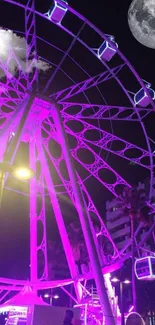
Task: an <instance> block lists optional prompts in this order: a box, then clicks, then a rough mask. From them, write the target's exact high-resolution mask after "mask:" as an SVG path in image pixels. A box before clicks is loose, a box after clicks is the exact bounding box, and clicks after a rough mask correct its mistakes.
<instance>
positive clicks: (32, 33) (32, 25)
mask: <svg viewBox="0 0 155 325" xmlns="http://www.w3.org/2000/svg"><path fill="white" fill-rule="evenodd" d="M25 38H26V44H27V51H26V65H27V67H26V70H27V88H28V89H29V88H32V86H34V84H35V83H36V82H38V69H37V66H36V62H37V59H38V56H37V45H36V19H35V1H34V0H27V4H26V6H25Z"/></svg>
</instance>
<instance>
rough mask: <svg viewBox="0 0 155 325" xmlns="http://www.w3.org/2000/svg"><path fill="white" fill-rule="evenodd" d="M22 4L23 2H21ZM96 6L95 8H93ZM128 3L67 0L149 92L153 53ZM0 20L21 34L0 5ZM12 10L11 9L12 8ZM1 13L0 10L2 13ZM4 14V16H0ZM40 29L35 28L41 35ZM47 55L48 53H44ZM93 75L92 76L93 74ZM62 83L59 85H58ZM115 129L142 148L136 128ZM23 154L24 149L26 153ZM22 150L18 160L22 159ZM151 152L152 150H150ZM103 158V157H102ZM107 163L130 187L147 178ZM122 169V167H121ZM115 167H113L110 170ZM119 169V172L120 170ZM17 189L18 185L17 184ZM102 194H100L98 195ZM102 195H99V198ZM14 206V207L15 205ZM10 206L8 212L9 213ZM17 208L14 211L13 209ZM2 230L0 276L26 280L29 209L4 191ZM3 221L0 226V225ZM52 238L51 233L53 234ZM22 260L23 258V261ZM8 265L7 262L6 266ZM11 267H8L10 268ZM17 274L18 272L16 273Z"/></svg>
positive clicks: (42, 3) (19, 23) (43, 3)
mask: <svg viewBox="0 0 155 325" xmlns="http://www.w3.org/2000/svg"><path fill="white" fill-rule="evenodd" d="M21 2H22V3H25V2H26V1H25V0H23V1H21ZM94 3H95V4H94ZM130 3H131V1H129V0H126V1H122V0H120V1H101V0H96V1H92V0H91V1H90V0H84V1H76V0H70V1H69V5H70V6H71V7H73V8H74V9H76V10H77V11H79V12H80V13H81V14H83V15H84V16H85V17H87V18H88V19H89V20H90V21H91V22H92V23H94V24H95V25H96V26H97V27H98V28H99V29H101V30H102V31H103V32H105V33H107V34H111V35H114V36H115V39H116V41H117V43H118V45H119V49H120V50H121V52H123V54H124V55H125V56H126V58H127V59H128V60H129V61H130V63H131V64H132V65H133V67H134V68H135V69H136V71H137V72H138V74H139V75H140V77H141V78H143V79H145V80H147V81H149V82H151V84H152V88H155V81H154V72H155V69H154V56H155V52H154V50H151V49H148V48H146V47H144V46H142V45H141V44H140V43H138V42H137V41H136V40H135V39H134V37H133V36H132V34H131V32H130V30H129V27H128V22H127V12H128V8H129V5H130ZM50 4H51V0H36V8H37V10H40V11H41V12H47V10H48V9H49V7H50ZM0 6H2V8H0V17H1V26H2V27H4V28H10V29H15V30H23V26H24V23H23V20H22V19H21V18H20V16H18V20H17V19H16V23H15V17H14V18H13V17H12V11H11V10H10V11H8V8H9V6H8V4H5V6H6V7H7V9H6V7H5V8H4V5H3V4H0ZM12 8H14V7H12ZM1 9H2V10H1ZM2 12H3V13H2ZM41 28H42V26H41V25H39V26H38V30H39V32H40V30H41ZM45 33H46V36H47V38H48V39H50V38H51V34H50V31H45V29H44V30H43V32H42V35H43V34H45ZM46 54H47V55H48V53H46ZM92 74H93V73H92ZM61 82H62V81H61ZM61 86H62V88H65V84H63V82H62V85H61ZM113 126H114V129H116V131H118V133H117V134H118V135H120V136H122V137H123V135H124V138H125V139H126V140H129V141H131V142H132V141H133V142H134V143H136V144H137V145H138V144H139V145H140V144H141V145H142V146H143V140H142V139H140V138H141V136H139V133H138V132H139V131H137V130H139V129H138V126H133V125H132V132H131V125H129V124H128V126H126V125H125V126H124V127H123V126H122V125H118V126H115V123H114V124H113ZM105 128H107V130H108V129H109V126H108V125H105ZM146 128H147V131H148V132H149V136H150V137H151V138H152V139H154V140H155V137H154V132H153V121H152V119H151V118H150V119H147V120H146ZM25 150H26V149H25ZM25 150H24V151H23V148H22V149H21V153H19V156H20V157H23V152H25ZM152 150H154V148H153V147H152ZM103 156H104V153H103ZM108 162H109V163H111V164H112V165H113V164H114V165H117V166H116V169H117V171H118V172H122V176H123V177H124V178H125V179H126V180H127V181H128V182H130V183H131V184H134V183H136V182H138V181H140V180H143V179H144V177H146V176H149V175H148V174H146V175H145V173H144V171H143V170H141V169H140V168H138V169H137V167H136V166H130V165H129V164H126V165H124V164H123V162H122V164H121V165H120V166H119V162H118V160H117V159H116V160H113V157H112V156H111V155H109V156H108ZM122 166H123V167H122ZM113 167H114V166H113ZM119 168H120V170H119ZM94 184H95V186H97V185H96V183H88V184H87V187H89V188H90V193H92V195H94V196H93V199H94V201H95V203H96V205H97V207H98V209H99V211H100V213H101V215H102V216H103V217H104V216H105V210H104V209H105V206H104V202H105V200H106V199H110V198H111V195H110V194H109V193H108V192H107V191H104V190H103V188H101V187H100V186H99V185H98V187H96V191H95V193H93V192H94V186H93V185H94ZM18 186H19V184H18ZM24 186H25V185H23V184H21V185H20V187H21V188H23V187H24ZM101 190H102V192H101ZM100 193H102V195H99V194H100ZM14 202H16V203H14ZM8 206H9V209H8ZM14 206H16V208H14ZM47 211H48V214H50V213H51V212H50V207H49V202H48V203H47ZM72 213H74V212H73V209H72V208H71V206H69V207H67V206H65V215H67V216H68V219H69V218H70V217H71V215H72ZM1 214H2V216H1V221H0V223H1V226H0V244H1V247H2V249H1V250H0V275H1V276H10V277H11V276H13V277H18V278H22V277H23V276H24V277H26V276H27V274H28V264H29V263H28V255H29V245H28V233H29V230H28V225H29V218H28V214H29V206H28V200H27V199H25V197H24V198H23V197H21V196H20V197H19V196H18V195H17V194H15V193H12V192H9V193H8V191H5V192H4V200H3V209H2V212H1ZM2 221H3V222H2ZM51 227H52V228H53V229H55V228H54V227H55V226H54V220H53V217H52V221H51ZM53 234H54V230H53ZM23 256H24V258H23ZM8 261H9V262H8ZM10 265H11V267H10ZM19 270H20V272H19Z"/></svg>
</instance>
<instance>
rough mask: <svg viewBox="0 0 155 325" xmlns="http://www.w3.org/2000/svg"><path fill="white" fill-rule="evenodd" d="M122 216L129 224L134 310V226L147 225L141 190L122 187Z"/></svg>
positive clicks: (143, 191)
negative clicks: (126, 217) (128, 219)
mask: <svg viewBox="0 0 155 325" xmlns="http://www.w3.org/2000/svg"><path fill="white" fill-rule="evenodd" d="M119 200H120V202H121V205H122V208H123V212H124V215H126V216H129V218H130V223H131V240H132V244H131V256H132V294H133V305H134V308H135V310H136V281H135V280H136V279H135V272H134V264H135V239H134V233H135V225H136V223H137V224H138V222H142V223H143V226H147V225H148V212H149V207H148V206H147V204H146V200H147V198H146V193H145V190H143V189H137V188H129V187H124V189H123V191H122V194H121V195H120V197H119Z"/></svg>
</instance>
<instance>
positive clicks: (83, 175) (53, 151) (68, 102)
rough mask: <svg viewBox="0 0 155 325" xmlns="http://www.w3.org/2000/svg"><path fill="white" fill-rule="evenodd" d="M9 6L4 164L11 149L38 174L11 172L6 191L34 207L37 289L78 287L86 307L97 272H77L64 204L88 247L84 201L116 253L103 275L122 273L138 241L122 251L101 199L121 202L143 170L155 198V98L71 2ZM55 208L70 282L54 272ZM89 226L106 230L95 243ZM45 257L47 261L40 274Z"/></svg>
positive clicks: (2, 109) (3, 65)
mask: <svg viewBox="0 0 155 325" xmlns="http://www.w3.org/2000/svg"><path fill="white" fill-rule="evenodd" d="M3 7H4V13H6V12H8V11H10V12H11V10H12V11H13V12H14V18H13V17H12V18H11V26H10V24H9V21H7V23H4V24H3V28H4V31H3V32H4V33H5V31H6V30H8V29H9V30H10V31H9V33H10V38H11V40H12V44H13V45H12V47H10V48H9V49H8V55H7V58H5V59H4V57H2V58H1V59H0V77H1V80H0V92H1V98H0V130H1V139H2V147H1V152H0V158H1V161H2V160H3V159H4V154H5V153H6V151H7V150H8V155H7V158H8V160H9V162H10V163H13V162H14V161H17V162H18V160H19V156H20V161H21V162H22V161H23V159H24V160H25V161H27V162H28V161H29V164H30V167H31V168H32V169H33V170H34V172H35V175H36V176H35V177H34V178H33V179H32V180H31V181H30V186H29V184H27V183H26V185H24V186H23V187H22V186H21V185H19V183H18V181H15V180H14V179H12V177H11V176H10V175H6V176H5V180H4V187H5V189H6V191H8V189H9V190H11V191H14V192H20V193H21V194H22V195H25V196H26V197H27V203H28V201H29V202H30V264H31V267H30V283H31V285H32V286H33V285H34V284H35V286H36V287H37V289H41V288H42V289H44V288H51V287H57V286H60V285H61V286H63V285H64V286H65V285H67V284H69V283H74V289H75V292H76V296H77V301H78V302H79V301H80V299H81V297H82V296H81V295H82V294H83V291H82V293H81V291H79V287H78V285H79V284H81V283H83V282H82V281H83V280H84V279H86V280H88V279H90V278H92V277H93V276H92V269H91V267H90V268H88V270H87V272H86V273H85V275H84V274H82V275H81V274H79V273H78V270H77V268H76V261H75V258H74V254H73V250H72V245H71V243H70V240H69V237H68V232H67V228H66V222H65V220H64V218H63V217H64V215H63V204H62V205H61V201H63V200H65V201H66V202H69V203H68V204H70V205H72V206H74V210H75V211H74V213H75V215H76V214H77V215H78V214H79V215H80V221H81V227H82V230H83V233H84V238H85V242H86V246H87V239H88V238H87V235H88V234H87V233H86V232H85V229H86V227H85V226H86V224H83V223H82V220H83V219H82V218H83V215H82V210H81V209H80V208H79V204H80V202H81V199H82V198H84V203H83V204H84V207H85V210H87V216H86V217H88V223H89V226H90V229H91V230H92V236H93V238H95V239H94V241H96V245H98V237H99V236H100V237H103V241H104V242H105V243H107V247H110V248H109V251H110V253H109V254H108V253H106V252H105V251H104V246H103V247H102V250H100V253H99V255H100V259H101V264H102V270H103V274H104V273H107V272H111V271H113V270H115V269H118V268H119V267H121V266H122V263H123V260H125V259H126V258H127V257H128V256H129V254H128V253H127V252H128V248H129V246H130V244H131V242H130V241H129V243H128V245H127V247H126V248H125V250H124V251H119V250H118V249H117V247H116V244H115V242H114V241H113V239H112V237H111V235H110V233H109V231H108V230H107V229H106V226H105V224H104V222H103V216H104V214H103V215H102V208H101V202H102V201H105V198H107V197H108V195H107V193H111V196H116V197H117V196H118V195H119V193H120V191H121V189H122V188H124V186H129V187H130V186H131V185H132V184H133V183H134V175H133V174H134V173H139V172H140V173H142V172H143V173H144V177H149V178H150V193H149V195H150V197H151V191H152V182H153V168H154V154H153V153H152V148H151V143H150V139H149V137H148V133H147V128H145V119H147V118H148V116H149V115H150V114H152V113H153V112H154V108H155V104H154V101H153V100H154V97H155V95H154V91H153V90H152V88H151V85H149V83H147V82H145V81H143V80H141V78H140V77H139V76H138V75H137V73H136V72H135V70H134V69H133V68H132V66H131V65H130V63H129V62H128V61H127V59H126V58H125V57H124V56H123V55H122V53H121V52H120V50H119V45H118V44H117V43H116V41H115V39H114V37H113V36H111V35H107V34H103V33H102V32H101V31H100V30H98V29H97V28H96V27H95V26H94V25H93V24H91V23H90V22H89V21H88V20H87V19H85V18H84V17H83V16H81V15H80V14H78V13H77V12H76V11H75V10H73V9H71V8H70V7H69V6H68V5H67V4H66V3H65V2H61V1H60V2H59V1H57V2H56V3H54V4H53V6H52V5H51V8H49V10H48V12H47V13H44V12H39V11H37V9H36V10H35V8H34V2H33V0H29V1H26V0H25V1H24V4H23V3H20V2H18V1H13V0H5V1H4V4H3ZM18 15H20V17H22V18H20V21H18V20H17V16H18ZM4 16H5V15H4ZM7 32H8V31H7ZM16 41H17V43H18V46H17V43H16ZM141 144H142V145H141ZM21 148H22V149H21ZM23 148H24V149H23ZM6 149H7V150H6ZM19 152H20V153H19ZM73 165H74V167H73ZM131 168H133V169H132V171H133V172H132V175H131ZM73 169H74V172H73ZM130 177H131V179H132V181H130ZM38 197H39V204H38V203H37V202H38ZM47 201H49V202H50V203H51V209H52V211H53V215H54V217H55V220H56V224H57V228H58V233H59V236H60V239H61V242H62V243H63V250H64V255H65V256H66V261H67V265H68V269H69V277H68V278H66V279H63V278H61V279H60V280H57V279H51V278H49V275H48V258H47V236H46V231H47V229H46V202H47ZM49 202H48V203H49ZM98 205H99V207H98ZM91 220H93V222H96V223H97V224H98V225H99V232H98V234H97V236H96V234H95V231H94V228H92V227H91ZM38 224H39V227H40V228H41V229H42V231H41V232H42V236H41V238H40V240H39V242H38V239H37V237H38V234H37V227H38ZM137 240H138V239H137ZM108 245H109V246H108ZM89 247H90V246H89V243H88V246H87V250H89ZM38 252H39V253H40V254H41V255H42V257H43V260H44V263H43V265H44V266H43V269H42V274H41V275H38ZM90 261H92V257H91V258H90ZM90 264H91V263H90ZM92 268H93V267H92ZM94 273H95V270H94V269H93V274H94ZM1 280H2V281H1V282H2V283H10V285H12V284H13V285H14V287H15V286H16V285H20V288H21V287H22V286H24V285H25V282H24V281H20V280H9V282H6V279H2V278H1ZM41 280H48V281H47V282H46V284H45V282H42V281H41ZM16 289H17V288H16ZM80 289H81V290H84V287H83V285H81V287H80Z"/></svg>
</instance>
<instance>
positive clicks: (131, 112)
mask: <svg viewBox="0 0 155 325" xmlns="http://www.w3.org/2000/svg"><path fill="white" fill-rule="evenodd" d="M61 105H63V109H62V110H61V112H62V114H63V113H67V114H69V115H70V116H71V117H73V118H78V119H82V120H85V119H90V120H97V119H99V120H114V121H132V122H137V121H139V118H138V116H137V114H136V111H138V113H139V114H140V116H141V118H144V117H146V116H147V115H148V114H150V113H151V112H152V109H151V108H148V107H147V108H145V109H144V108H143V107H136V111H135V107H127V106H110V105H97V104H82V103H75V102H72V103H70V102H61Z"/></svg>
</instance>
